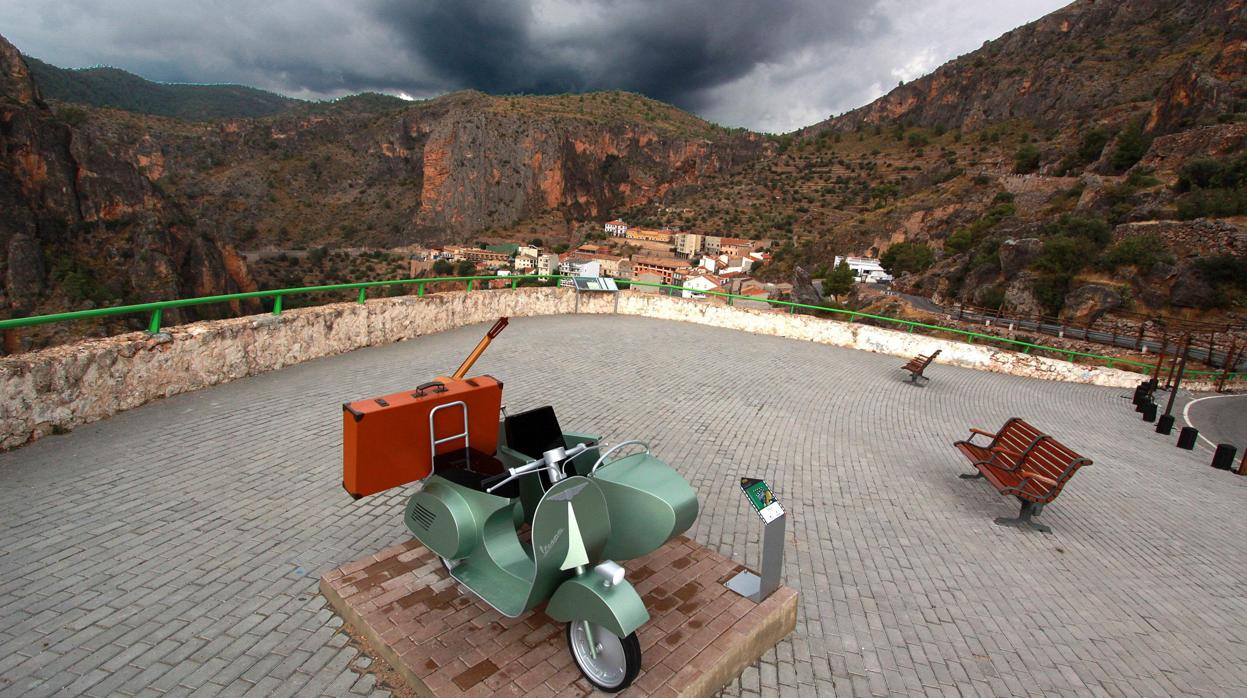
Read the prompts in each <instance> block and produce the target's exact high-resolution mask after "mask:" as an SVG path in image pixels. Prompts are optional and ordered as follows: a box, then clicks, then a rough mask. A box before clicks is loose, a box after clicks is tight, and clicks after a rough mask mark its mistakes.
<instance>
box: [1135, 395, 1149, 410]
mask: <svg viewBox="0 0 1247 698" xmlns="http://www.w3.org/2000/svg"><path fill="white" fill-rule="evenodd" d="M1149 402H1151V400H1148V399H1147V398H1143V399H1142V400H1139V401H1138V402H1136V403H1134V411H1135V412H1139V413H1142V412H1143V408H1144V407H1145V406H1146V405H1147V404H1148V403H1149Z"/></svg>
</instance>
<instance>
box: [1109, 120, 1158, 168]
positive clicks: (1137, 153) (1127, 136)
mask: <svg viewBox="0 0 1247 698" xmlns="http://www.w3.org/2000/svg"><path fill="white" fill-rule="evenodd" d="M1151 145H1152V139H1151V138H1149V137H1148V136H1146V135H1145V134H1144V133H1143V129H1141V128H1139V125H1138V124H1133V125H1131V126H1130V127H1129V128H1127V129H1126V130H1125V131H1122V132H1121V135H1120V136H1118V137H1117V149H1116V150H1114V151H1113V156H1112V157H1111V158H1109V166H1111V167H1112V168H1113V171H1114V172H1117V173H1119V174H1120V173H1122V172H1125V171H1126V170H1128V169H1130V168H1131V167H1134V164H1135V163H1136V162H1138V161H1139V160H1142V159H1143V155H1144V153H1146V152H1147V149H1148V148H1149V147H1151Z"/></svg>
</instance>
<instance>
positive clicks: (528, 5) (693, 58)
mask: <svg viewBox="0 0 1247 698" xmlns="http://www.w3.org/2000/svg"><path fill="white" fill-rule="evenodd" d="M876 4H877V3H876V2H873V1H872V2H856V1H851V2H828V1H826V0H770V1H769V2H750V1H747V0H727V1H721V2H704V1H701V0H698V1H694V0H673V1H663V0H657V1H655V0H630V1H621V0H571V1H565V2H540V1H539V0H516V1H508V0H485V1H484V2H475V3H465V2H457V1H456V0H424V1H421V2H411V1H410V0H382V1H381V2H379V3H378V5H377V11H378V16H379V17H380V18H381V20H382V21H383V22H384V23H386V24H388V25H390V26H392V27H394V28H395V30H396V31H397V32H399V33H400V35H401V36H402V37H403V39H404V40H405V41H406V42H407V45H408V47H409V48H410V50H411V51H413V52H414V53H416V54H418V55H420V56H421V57H422V58H423V59H424V61H425V62H426V63H427V64H428V65H429V66H430V67H431V68H432V69H434V70H435V71H436V72H437V75H438V77H439V78H441V79H442V80H444V81H446V82H447V83H450V84H454V85H457V86H464V87H476V88H478V89H482V90H485V91H488V92H537V93H549V92H572V91H581V90H595V89H624V90H632V91H636V92H640V93H643V94H646V95H649V96H651V97H654V98H656V99H661V100H663V101H668V102H672V103H675V104H677V105H680V106H684V107H689V108H697V107H698V106H701V98H702V96H703V95H704V93H705V92H706V91H707V90H712V89H714V88H716V87H718V86H720V85H723V84H726V83H729V82H731V81H733V80H735V79H738V78H740V77H742V76H744V75H746V74H747V73H749V72H750V71H751V70H753V69H754V68H755V67H756V66H758V65H759V64H761V63H767V62H776V61H781V60H783V59H784V58H785V57H786V56H788V55H790V54H791V53H793V52H795V51H797V50H799V49H801V48H803V47H806V46H808V45H810V44H811V43H815V42H820V43H821V42H827V41H836V42H839V43H846V42H848V43H856V42H858V41H862V40H864V39H868V38H870V37H872V36H874V35H877V34H879V33H880V32H883V31H886V29H887V19H886V18H885V17H883V16H880V15H878V14H876V13H875V6H876Z"/></svg>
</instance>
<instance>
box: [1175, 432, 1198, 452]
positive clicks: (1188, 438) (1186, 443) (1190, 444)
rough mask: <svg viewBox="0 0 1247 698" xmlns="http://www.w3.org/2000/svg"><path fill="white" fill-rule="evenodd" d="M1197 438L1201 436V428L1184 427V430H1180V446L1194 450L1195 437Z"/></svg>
mask: <svg viewBox="0 0 1247 698" xmlns="http://www.w3.org/2000/svg"><path fill="white" fill-rule="evenodd" d="M1197 438H1199V429H1196V428H1195V427H1182V431H1180V432H1178V448H1184V449H1186V450H1188V451H1191V450H1194V448H1195V439H1197Z"/></svg>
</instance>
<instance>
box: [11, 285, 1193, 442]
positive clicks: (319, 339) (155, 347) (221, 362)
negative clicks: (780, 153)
mask: <svg viewBox="0 0 1247 698" xmlns="http://www.w3.org/2000/svg"><path fill="white" fill-rule="evenodd" d="M616 301H617V302H618V312H619V313H621V314H626V315H641V316H645V317H652V318H658V319H664V320H676V321H681V322H695V323H698V324H703V325H710V326H714V327H723V328H728V329H734V330H740V331H743V332H753V333H755V334H765V335H773V336H777V337H789V338H793V339H803V340H807V341H812V342H819V343H822V344H829V345H833V346H841V347H849V348H853V349H860V350H863V351H872V352H878V353H884V354H892V355H895V356H898V357H906V358H908V357H912V356H913V355H915V354H920V353H921V354H926V353H929V352H932V351H934V350H936V349H941V350H943V351H942V353H941V354H940V357H939V360H938V362H939V363H945V364H950V365H955V366H964V367H967V368H975V369H981V370H987V371H995V372H998V373H1010V374H1014V375H1021V376H1027V377H1032V378H1042V379H1046V380H1062V381H1070V382H1076V383H1090V384H1094V385H1103V386H1113V387H1122V388H1126V387H1133V386H1134V385H1135V384H1136V383H1137V382H1138V381H1139V375H1138V374H1135V373H1129V372H1126V371H1120V370H1116V369H1107V368H1093V367H1087V366H1079V365H1075V364H1070V363H1067V362H1064V361H1059V360H1055V359H1048V358H1043V357H1036V356H1029V355H1026V354H1020V353H1017V352H1011V351H1004V350H1000V349H995V348H992V347H986V346H982V345H972V344H964V343H960V342H953V341H947V340H942V339H936V338H932V337H926V336H923V335H919V334H908V333H905V332H897V331H894V330H887V329H881V328H878V327H872V326H870V325H862V324H856V323H846V322H838V321H832V320H826V319H820V318H815V317H811V316H805V315H787V314H782V313H774V312H766V311H758V310H745V309H741V308H735V307H728V306H722V305H711V304H706V303H701V302H697V301H687V300H680V299H676V298H671V297H667V296H660V295H655V294H642V293H632V292H625V293H622V294H620V295H619V296H618V298H616V297H615V296H611V295H602V294H597V295H584V296H582V297H581V298H580V300H579V303H577V298H576V296H575V293H574V292H573V291H571V290H570V289H560V288H525V289H517V290H495V291H475V292H470V293H468V292H457V293H439V294H430V295H429V296H426V297H424V298H418V297H414V296H404V297H400V298H382V299H376V300H370V301H368V302H367V304H365V305H360V304H357V303H338V304H333V305H324V306H318V307H314V308H301V309H296V310H288V311H286V312H285V313H283V314H282V315H281V316H280V317H274V316H271V315H253V316H249V317H242V318H234V319H229V320H213V321H205V322H198V323H193V324H189V325H183V326H180V327H172V328H169V329H168V331H167V333H164V334H162V335H159V336H156V337H150V336H148V335H146V334H144V333H132V334H127V335H120V336H117V337H110V338H107V339H96V340H87V341H83V342H79V343H76V344H70V345H64V346H58V347H52V348H49V349H44V350H40V351H36V352H31V353H27V354H19V355H16V356H8V357H0V449H7V448H13V447H15V446H19V445H21V444H23V443H26V442H27V441H30V440H32V439H36V438H39V437H41V436H45V435H47V434H50V433H54V432H58V431H64V430H68V429H72V428H73V427H75V426H77V425H80V424H86V423H89V422H94V421H96V420H99V419H103V418H105V417H109V416H111V415H113V414H116V413H118V412H121V411H123V410H127V409H130V408H133V407H138V406H139V405H142V404H144V403H147V402H150V401H152V400H155V399H158V398H161V397H168V396H170V395H176V394H177V393H182V392H187V391H191V390H198V389H200V388H204V387H207V386H210V385H216V384H218V383H224V382H226V381H231V380H235V379H237V378H243V377H246V376H250V375H255V374H258V373H263V372H265V371H272V370H275V369H279V368H282V367H283V366H289V365H292V364H296V363H299V362H302V361H307V360H310V359H316V358H320V357H324V356H332V355H334V354H340V353H343V352H347V351H352V350H354V349H359V348H362V347H367V346H374V345H379V344H388V343H390V342H397V341H400V340H404V339H411V338H414V337H418V336H420V335H424V334H431V333H434V332H442V331H445V330H449V329H453V328H455V327H461V326H463V325H470V324H474V323H481V322H488V321H490V320H493V319H495V318H497V317H499V316H501V315H507V316H511V317H525V316H534V315H558V314H568V313H574V312H576V310H577V308H579V311H580V312H582V313H594V314H604V313H612V312H616ZM1192 387H1194V386H1192Z"/></svg>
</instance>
